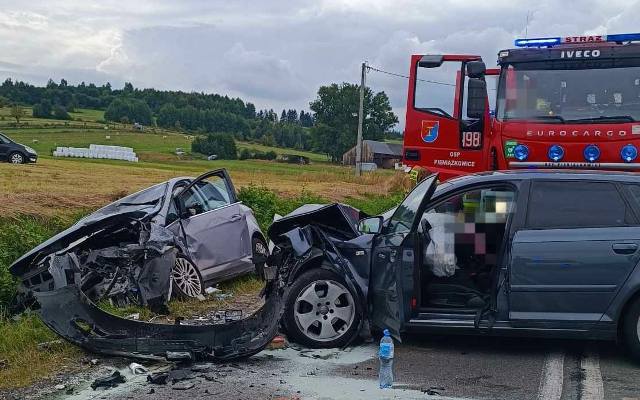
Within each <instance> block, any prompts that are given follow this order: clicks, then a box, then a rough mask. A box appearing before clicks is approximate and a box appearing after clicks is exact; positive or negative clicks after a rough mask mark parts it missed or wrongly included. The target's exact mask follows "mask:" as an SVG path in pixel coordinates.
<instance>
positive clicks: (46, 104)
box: [32, 99, 51, 118]
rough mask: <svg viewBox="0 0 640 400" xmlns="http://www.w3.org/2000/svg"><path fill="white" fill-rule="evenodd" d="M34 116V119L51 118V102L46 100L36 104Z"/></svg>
mask: <svg viewBox="0 0 640 400" xmlns="http://www.w3.org/2000/svg"><path fill="white" fill-rule="evenodd" d="M32 114H33V117H34V118H51V102H50V101H49V100H46V99H45V100H42V101H41V102H40V103H38V104H35V105H34V106H33V111H32Z"/></svg>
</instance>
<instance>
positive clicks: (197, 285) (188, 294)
mask: <svg viewBox="0 0 640 400" xmlns="http://www.w3.org/2000/svg"><path fill="white" fill-rule="evenodd" d="M171 280H172V281H173V282H172V284H171V287H172V291H173V294H175V295H176V297H178V298H182V299H185V298H196V297H198V296H200V295H202V292H203V291H204V290H203V287H202V277H201V276H200V272H199V271H198V268H196V266H195V265H194V264H193V263H192V262H191V261H190V260H189V259H188V258H186V257H183V256H178V257H176V263H175V264H174V266H173V270H172V271H171Z"/></svg>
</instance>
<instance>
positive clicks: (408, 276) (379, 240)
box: [369, 174, 438, 340]
mask: <svg viewBox="0 0 640 400" xmlns="http://www.w3.org/2000/svg"><path fill="white" fill-rule="evenodd" d="M437 178H438V175H437V174H436V175H431V176H429V177H427V178H425V179H424V181H422V182H421V183H420V184H419V185H418V186H417V187H416V188H415V189H414V190H413V191H412V192H411V193H409V195H407V197H406V198H405V199H404V201H403V202H402V204H400V206H398V208H397V209H396V211H395V212H394V215H393V216H392V217H391V219H390V220H389V222H388V224H387V226H386V227H385V230H384V231H383V233H382V234H380V235H378V236H377V237H376V238H375V240H374V247H373V251H372V262H371V274H370V276H371V278H370V280H369V314H370V316H371V321H372V322H373V324H374V325H375V326H377V327H379V328H382V329H389V331H390V332H391V334H392V335H393V336H394V337H395V338H396V339H398V340H400V332H401V331H402V329H403V326H404V322H405V320H406V318H407V316H408V312H410V304H411V298H412V297H413V289H414V275H415V269H416V260H415V253H414V246H415V243H416V240H415V235H416V231H417V218H416V217H417V216H418V215H420V214H421V212H422V210H423V209H424V207H425V205H426V204H427V202H428V201H429V199H430V198H431V195H432V194H433V192H434V190H435V187H436V181H437Z"/></svg>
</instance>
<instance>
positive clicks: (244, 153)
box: [238, 147, 251, 160]
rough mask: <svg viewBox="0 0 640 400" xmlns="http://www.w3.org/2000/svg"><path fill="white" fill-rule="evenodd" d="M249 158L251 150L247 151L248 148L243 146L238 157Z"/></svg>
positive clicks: (241, 158)
mask: <svg viewBox="0 0 640 400" xmlns="http://www.w3.org/2000/svg"><path fill="white" fill-rule="evenodd" d="M250 158H251V151H249V149H247V148H246V147H245V148H244V149H242V150H240V156H239V157H238V159H240V160H248V159H250Z"/></svg>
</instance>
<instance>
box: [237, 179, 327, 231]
mask: <svg viewBox="0 0 640 400" xmlns="http://www.w3.org/2000/svg"><path fill="white" fill-rule="evenodd" d="M238 199H240V201H242V202H243V203H244V204H245V205H246V206H247V207H250V208H251V209H252V210H253V213H254V215H255V216H256V219H257V220H258V224H260V228H261V229H262V230H263V232H265V234H266V232H267V228H268V227H269V225H271V222H273V216H274V215H275V214H280V215H285V214H289V213H290V212H291V211H293V210H295V209H296V208H298V207H300V206H301V205H303V204H309V203H327V200H325V199H323V198H322V197H319V196H316V195H313V194H311V193H309V192H307V191H306V190H304V189H303V190H302V192H300V195H298V196H296V197H293V198H284V197H280V196H278V195H277V194H276V193H275V192H274V191H273V190H270V189H269V188H267V187H265V186H255V185H249V186H245V187H243V188H241V189H240V190H239V191H238Z"/></svg>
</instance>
